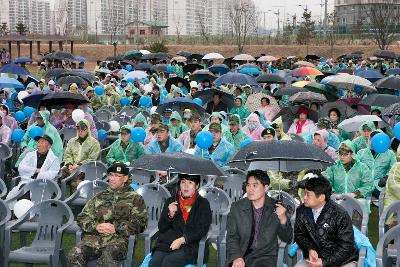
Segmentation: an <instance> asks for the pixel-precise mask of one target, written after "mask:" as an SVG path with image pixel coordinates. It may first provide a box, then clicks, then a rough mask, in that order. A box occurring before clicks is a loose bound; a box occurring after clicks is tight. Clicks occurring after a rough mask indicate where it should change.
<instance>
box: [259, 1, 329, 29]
mask: <svg viewBox="0 0 400 267" xmlns="http://www.w3.org/2000/svg"><path fill="white" fill-rule="evenodd" d="M253 1H254V3H255V4H256V7H257V10H258V11H260V12H267V13H266V14H265V16H266V19H265V24H266V27H267V28H268V29H276V28H277V15H273V12H275V13H276V12H277V11H278V9H279V12H280V19H279V20H280V21H281V22H282V21H284V20H286V17H287V16H290V17H292V16H293V15H294V14H296V15H297V21H300V18H301V14H302V12H303V8H302V7H304V8H305V7H306V6H307V8H308V9H309V10H311V12H312V16H313V19H314V20H318V21H319V20H320V18H321V15H322V19H323V16H324V6H322V9H321V2H322V4H323V5H324V4H325V0H279V1H277V0H253ZM333 4H334V0H328V12H332V11H333ZM299 5H301V6H299ZM269 10H273V12H272V11H269ZM263 23H264V14H261V21H260V26H261V27H262V26H263ZM280 27H281V28H282V24H281V25H280Z"/></svg>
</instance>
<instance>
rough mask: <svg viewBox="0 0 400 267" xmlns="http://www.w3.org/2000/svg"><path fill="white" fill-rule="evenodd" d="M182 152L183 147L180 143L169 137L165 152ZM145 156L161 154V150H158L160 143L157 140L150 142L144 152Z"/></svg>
mask: <svg viewBox="0 0 400 267" xmlns="http://www.w3.org/2000/svg"><path fill="white" fill-rule="evenodd" d="M182 151H183V145H182V144H181V143H179V142H178V141H177V140H176V139H174V138H172V137H169V140H168V148H167V150H166V151H165V152H171V153H173V152H182ZM145 153H146V154H159V153H162V152H161V149H160V143H159V142H158V140H157V139H154V140H153V141H151V142H150V143H149V144H148V146H147V148H146V150H145Z"/></svg>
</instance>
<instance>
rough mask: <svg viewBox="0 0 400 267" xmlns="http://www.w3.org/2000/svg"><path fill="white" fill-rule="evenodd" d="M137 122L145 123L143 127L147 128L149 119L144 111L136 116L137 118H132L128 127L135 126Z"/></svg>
mask: <svg viewBox="0 0 400 267" xmlns="http://www.w3.org/2000/svg"><path fill="white" fill-rule="evenodd" d="M137 123H143V126H142V128H143V129H145V130H146V129H147V124H148V123H147V119H146V117H145V116H144V115H143V113H142V112H139V113H138V114H137V115H136V116H135V118H134V119H133V120H132V122H131V123H130V124H128V127H129V128H134V127H135V125H136V124H137Z"/></svg>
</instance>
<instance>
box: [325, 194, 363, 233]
mask: <svg viewBox="0 0 400 267" xmlns="http://www.w3.org/2000/svg"><path fill="white" fill-rule="evenodd" d="M331 199H332V200H333V201H335V202H336V203H337V204H339V205H340V206H341V207H342V208H344V209H345V210H346V212H347V214H349V216H350V218H351V219H352V221H353V224H354V222H360V221H361V220H357V218H362V219H364V217H365V216H368V215H367V212H366V211H364V209H363V207H362V206H361V204H360V202H358V200H356V199H354V198H352V197H350V196H347V195H333V196H331ZM362 221H364V220H362ZM362 221H361V222H362ZM356 226H357V228H359V229H360V230H361V229H362V225H356Z"/></svg>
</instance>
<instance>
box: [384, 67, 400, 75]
mask: <svg viewBox="0 0 400 267" xmlns="http://www.w3.org/2000/svg"><path fill="white" fill-rule="evenodd" d="M385 74H386V75H400V68H393V69H388V70H387V71H386V73H385Z"/></svg>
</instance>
